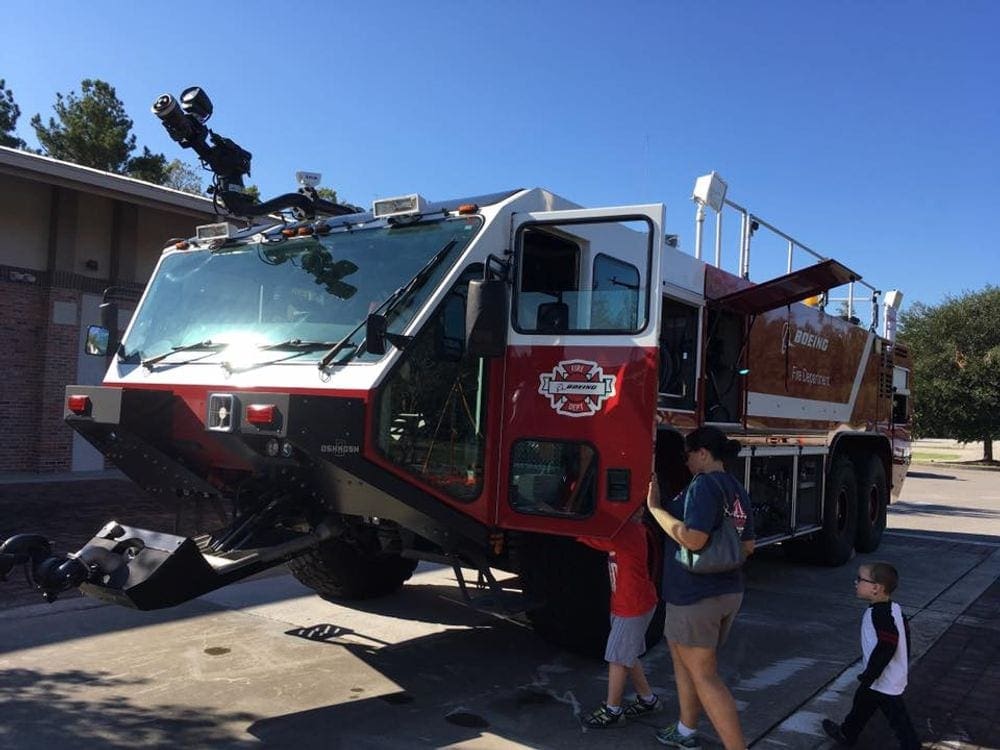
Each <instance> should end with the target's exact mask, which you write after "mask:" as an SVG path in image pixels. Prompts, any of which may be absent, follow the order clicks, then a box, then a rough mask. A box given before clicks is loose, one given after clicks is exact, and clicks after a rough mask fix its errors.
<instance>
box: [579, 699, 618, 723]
mask: <svg viewBox="0 0 1000 750" xmlns="http://www.w3.org/2000/svg"><path fill="white" fill-rule="evenodd" d="M583 723H584V724H585V725H586V726H588V727H590V728H591V729H609V728H610V727H623V726H625V712H624V711H619V712H618V713H616V714H613V713H611V712H610V711H609V710H608V707H607V705H606V704H604V703H602V704H601V705H600V706H598V707H597V708H595V709H594V711H593V713H591V714H590V716H588V717H587V718H586V719H584V720H583Z"/></svg>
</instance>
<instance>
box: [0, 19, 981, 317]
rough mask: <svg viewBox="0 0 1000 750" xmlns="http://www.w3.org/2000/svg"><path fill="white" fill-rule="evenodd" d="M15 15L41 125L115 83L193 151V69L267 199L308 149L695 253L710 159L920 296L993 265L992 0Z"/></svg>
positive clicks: (24, 104) (887, 281)
mask: <svg viewBox="0 0 1000 750" xmlns="http://www.w3.org/2000/svg"><path fill="white" fill-rule="evenodd" d="M353 6H357V7H353ZM2 19H3V24H4V26H5V33H4V35H3V36H4V38H3V43H2V45H0V78H4V79H6V82H7V86H8V87H9V88H11V89H13V91H14V96H15V100H16V102H17V103H18V105H19V106H20V107H21V111H22V115H21V119H20V121H19V123H18V133H19V134H20V135H21V137H22V138H24V139H25V140H27V141H28V143H29V145H32V146H34V145H36V142H35V139H34V133H33V131H32V129H31V127H30V125H29V120H30V118H31V116H32V115H34V114H35V113H41V114H42V117H43V119H46V120H47V118H48V117H49V116H50V115H51V114H52V104H53V102H54V101H55V94H56V92H57V91H58V92H64V93H66V92H69V91H71V90H77V91H79V85H80V81H81V80H82V79H83V78H88V77H89V78H100V79H103V80H106V81H108V82H109V83H111V84H112V85H114V86H115V87H116V89H117V91H118V95H119V98H121V99H122V101H123V102H124V104H125V106H126V109H127V110H128V112H129V115H130V116H131V117H132V119H133V120H134V122H135V126H134V131H133V132H134V133H135V135H136V136H137V139H138V142H139V144H140V146H142V145H146V146H149V147H150V148H151V149H152V150H154V151H159V152H163V153H164V154H166V155H167V157H168V159H172V158H176V157H180V158H184V159H185V160H187V161H189V162H191V163H194V161H195V160H194V159H193V158H192V157H193V154H192V153H191V152H190V151H188V152H182V151H181V150H180V149H179V148H178V147H177V146H176V145H175V144H173V143H172V142H171V141H170V140H169V138H168V137H167V135H166V133H165V132H164V131H163V129H162V128H161V127H160V125H159V123H158V121H157V120H156V119H155V118H154V117H153V116H152V115H151V114H149V106H150V104H151V103H152V101H153V99H154V98H155V97H156V96H157V95H158V94H160V93H162V92H164V91H168V92H171V93H173V94H175V95H179V93H180V91H181V90H182V89H184V88H185V87H187V86H189V85H196V84H197V85H201V86H203V87H204V88H205V89H206V91H207V92H208V93H209V95H210V96H211V97H212V99H213V101H214V103H215V109H216V112H215V116H214V117H213V118H212V120H211V121H210V122H209V126H210V127H211V128H213V129H214V130H216V131H217V132H219V133H221V134H223V135H226V136H229V137H231V138H233V139H235V140H236V141H237V142H239V143H240V144H241V145H243V146H244V147H245V148H247V149H248V150H250V151H251V152H253V154H254V160H253V175H252V178H251V181H252V182H255V183H256V184H258V185H259V186H260V188H261V192H262V194H263V197H265V198H267V197H270V196H271V195H274V194H276V193H279V192H285V191H287V190H289V189H292V188H293V187H294V172H295V171H296V170H299V169H307V170H311V171H318V172H322V173H323V177H324V179H323V184H325V185H328V186H330V187H334V188H336V189H337V190H338V191H339V194H340V195H341V197H342V198H344V199H346V200H349V201H351V202H354V203H358V204H365V205H367V204H370V202H371V201H372V199H374V198H375V197H381V196H388V195H396V194H401V193H409V192H420V193H422V194H423V195H425V196H426V197H428V198H430V199H432V200H434V199H445V198H451V197H456V196H462V195H472V194H479V193H487V192H492V191H494V190H501V189H506V188H512V187H534V186H542V187H547V188H549V189H551V190H554V191H555V192H557V193H560V194H561V195H564V196H565V197H567V198H569V199H571V200H574V201H576V202H578V203H581V204H584V205H588V206H603V205H617V204H630V203H653V202H664V203H666V205H667V224H668V227H667V231H668V232H672V233H676V234H679V235H680V236H681V244H682V247H684V248H685V249H688V250H690V249H691V248H692V246H693V235H694V206H693V204H692V203H691V200H690V195H691V188H692V186H693V184H694V179H695V178H696V177H697V176H698V175H700V174H704V173H706V172H709V171H711V170H717V171H718V172H719V173H720V174H721V175H722V176H723V177H724V178H725V179H726V180H727V181H728V183H729V197H730V198H731V199H732V200H734V201H736V202H737V203H740V204H742V205H744V206H746V207H747V208H749V209H750V210H751V211H753V212H755V213H757V214H759V215H760V216H762V217H763V218H764V219H766V220H767V221H769V222H771V223H773V224H776V225H777V226H779V227H780V228H782V229H783V230H785V231H786V232H788V233H789V234H791V235H793V236H795V237H796V238H797V239H799V240H801V241H802V242H804V243H806V244H807V245H810V246H811V247H813V248H814V249H816V250H817V251H819V252H821V253H823V254H824V255H829V256H832V257H836V258H838V259H839V260H841V261H842V262H843V263H844V264H845V265H847V266H849V267H851V268H853V269H854V270H856V271H858V272H859V273H861V274H862V275H863V276H864V277H865V280H866V281H869V282H871V283H872V284H874V285H875V286H877V287H880V288H882V289H891V288H899V289H902V290H903V292H904V294H905V302H904V308H905V307H906V306H907V305H908V304H910V303H913V302H914V301H921V302H925V303H928V304H937V303H939V302H941V301H942V300H943V298H944V297H945V295H957V294H961V293H962V292H963V291H967V290H969V291H971V290H977V289H981V288H982V287H983V286H984V285H985V284H987V283H993V284H997V283H1000V260H998V258H997V256H998V243H997V240H996V238H995V233H994V227H995V225H996V221H995V217H996V214H997V211H998V208H1000V178H998V174H1000V143H998V141H1000V138H998V136H1000V43H998V42H997V39H996V32H997V29H998V28H1000V3H997V2H994V1H993V0H978V1H965V2H963V1H962V0H956V2H948V3H945V2H940V1H938V2H922V1H914V2H902V1H901V0H895V1H888V0H883V1H875V0H872V1H869V2H860V1H855V2H808V1H807V0H787V1H786V0H780V1H779V0H774V1H769V0H761V1H760V2H735V1H734V2H672V1H669V0H661V1H659V2H653V1H649V2H633V1H631V0H621V1H619V2H617V3H614V4H611V3H607V2H589V1H587V0H583V1H577V2H568V1H567V2H548V3H546V2H541V1H540V0H534V1H532V2H522V1H521V0H507V1H505V2H492V3H485V2H469V0H465V1H464V2H445V1H440V2H434V1H432V2H424V3H407V2H397V1H396V0H380V2H378V3H352V4H350V5H348V4H347V3H336V2H326V3H321V2H309V1H300V2H293V3H289V4H283V5H282V4H275V3H270V2H258V1H256V0H244V1H243V2H199V3H195V2H187V1H184V0H181V1H177V2H171V3H169V4H165V3H133V2H102V1H100V0H96V1H95V2H93V3H76V2H74V3H70V2H64V1H63V0H58V1H50V2H47V3H41V4H39V3H38V2H37V1H36V0H30V1H24V0H7V2H5V3H4V10H3V15H2ZM727 220H728V226H729V227H730V228H732V226H733V225H734V224H735V218H733V217H731V216H730V217H727ZM708 226H709V228H711V223H710V222H709V224H708ZM728 239H729V240H731V242H727V245H726V249H725V251H724V256H723V257H724V263H725V264H726V265H727V267H729V268H730V269H735V262H736V252H735V239H736V238H735V235H730V236H729V237H728ZM730 245H732V247H730ZM777 250H778V248H776V247H775V248H770V247H769V246H768V244H767V243H766V242H762V243H761V244H760V245H759V246H755V248H754V265H753V267H752V271H753V278H754V279H755V280H762V279H763V278H765V277H766V276H767V274H768V271H769V270H770V268H769V267H768V264H769V263H771V262H772V261H768V260H767V258H768V257H769V256H770V257H771V258H772V260H773V266H774V269H775V272H780V270H781V265H782V264H783V263H784V256H783V254H781V253H779V252H777ZM772 251H774V252H773V254H772Z"/></svg>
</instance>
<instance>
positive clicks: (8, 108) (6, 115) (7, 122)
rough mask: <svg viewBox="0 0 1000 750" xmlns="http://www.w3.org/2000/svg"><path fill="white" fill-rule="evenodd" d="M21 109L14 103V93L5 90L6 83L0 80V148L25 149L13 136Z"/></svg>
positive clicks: (20, 141) (18, 139) (25, 145)
mask: <svg viewBox="0 0 1000 750" xmlns="http://www.w3.org/2000/svg"><path fill="white" fill-rule="evenodd" d="M20 116H21V108H20V107H18V106H17V104H16V103H15V102H14V92H13V91H11V90H10V89H9V88H7V82H6V81H4V79H3V78H0V146H9V147H10V148H26V147H27V144H26V143H25V142H24V141H23V140H21V139H20V138H18V137H17V136H16V135H14V128H16V127H17V118H18V117H20Z"/></svg>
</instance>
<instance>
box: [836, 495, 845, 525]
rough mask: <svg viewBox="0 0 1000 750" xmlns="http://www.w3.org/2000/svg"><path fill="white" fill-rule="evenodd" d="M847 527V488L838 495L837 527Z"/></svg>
mask: <svg viewBox="0 0 1000 750" xmlns="http://www.w3.org/2000/svg"><path fill="white" fill-rule="evenodd" d="M846 528H847V490H841V491H840V493H839V494H838V495H837V529H839V530H840V531H843V530H844V529H846Z"/></svg>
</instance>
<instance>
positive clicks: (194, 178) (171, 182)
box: [162, 159, 204, 195]
mask: <svg viewBox="0 0 1000 750" xmlns="http://www.w3.org/2000/svg"><path fill="white" fill-rule="evenodd" d="M162 184H163V185H164V186H165V187H169V188H173V189H174V190H181V191H183V192H185V193H193V194H194V195H203V194H204V193H203V192H202V189H201V175H199V174H198V171H197V170H196V169H195V168H194V167H192V166H191V165H189V164H185V163H184V162H182V161H181V160H180V159H174V160H173V161H172V162H170V163H169V164H168V165H167V170H166V179H165V180H164V181H163V183H162Z"/></svg>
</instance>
